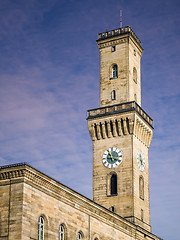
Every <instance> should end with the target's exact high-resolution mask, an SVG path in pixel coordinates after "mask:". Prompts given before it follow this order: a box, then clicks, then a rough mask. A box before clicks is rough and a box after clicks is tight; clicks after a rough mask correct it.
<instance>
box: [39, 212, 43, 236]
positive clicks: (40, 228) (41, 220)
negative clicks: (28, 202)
mask: <svg viewBox="0 0 180 240" xmlns="http://www.w3.org/2000/svg"><path fill="white" fill-rule="evenodd" d="M38 240H44V218H43V217H42V216H40V217H39V222H38Z"/></svg>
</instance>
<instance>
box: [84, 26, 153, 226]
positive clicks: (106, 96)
mask: <svg viewBox="0 0 180 240" xmlns="http://www.w3.org/2000/svg"><path fill="white" fill-rule="evenodd" d="M97 43H98V47H99V52H100V107H99V108H96V109H91V110H88V117H87V120H88V129H89V133H90V136H91V139H92V142H93V200H94V201H95V202H97V203H99V204H101V205H102V206H104V207H106V208H108V209H109V210H111V211H113V212H115V213H116V214H118V215H120V216H122V217H124V218H126V219H127V220H129V221H131V222H133V223H135V224H136V225H139V226H141V227H143V228H145V229H147V230H148V231H151V226H150V206H149V159H148V149H149V146H150V143H151V139H152V134H153V121H152V119H151V118H150V117H149V116H148V115H147V113H146V112H145V111H144V110H143V109H142V108H141V63H140V62H141V54H142V51H143V48H142V46H141V42H140V40H139V39H138V37H137V36H136V35H135V33H134V32H133V31H132V29H131V28H130V27H125V28H118V29H115V30H112V31H108V32H105V33H100V34H99V35H98V40H97Z"/></svg>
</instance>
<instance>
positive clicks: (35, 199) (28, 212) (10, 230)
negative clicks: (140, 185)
mask: <svg viewBox="0 0 180 240" xmlns="http://www.w3.org/2000/svg"><path fill="white" fill-rule="evenodd" d="M0 171H1V172H0V213H1V214H0V239H3V240H7V239H8V240H29V239H34V240H35V239H36V240H37V239H38V219H39V217H40V216H43V217H44V219H45V227H44V231H45V237H44V239H45V240H47V239H49V240H55V239H56V240H57V239H59V238H58V234H59V226H60V224H64V226H65V229H66V235H65V236H66V237H65V240H68V239H69V240H72V239H77V234H78V232H81V233H82V236H83V238H82V239H83V240H85V239H87V240H94V239H95V238H97V239H98V240H105V239H109V240H114V239H120V240H132V239H138V240H140V239H148V240H150V239H151V240H152V239H159V238H158V237H157V236H155V235H154V234H152V233H150V232H149V231H147V230H145V229H143V228H141V227H139V226H137V225H135V224H133V223H131V222H129V221H127V220H126V219H124V218H122V217H121V216H119V215H117V214H116V213H113V212H112V211H110V210H108V209H106V208H104V207H103V206H101V205H99V204H97V203H95V202H94V201H92V200H90V199H88V198H86V197H84V196H82V195H81V194H79V193H77V192H75V191H73V190H72V189H70V188H68V187H66V186H64V185H62V184H61V183H59V182H57V181H56V180H54V179H52V178H50V177H48V176H47V175H45V174H43V173H41V172H39V171H38V170H36V169H34V168H32V167H31V166H29V165H27V164H25V163H22V164H16V165H9V166H4V167H1V168H0Z"/></svg>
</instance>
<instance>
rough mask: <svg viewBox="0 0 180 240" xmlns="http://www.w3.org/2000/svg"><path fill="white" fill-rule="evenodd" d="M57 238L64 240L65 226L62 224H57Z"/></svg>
mask: <svg viewBox="0 0 180 240" xmlns="http://www.w3.org/2000/svg"><path fill="white" fill-rule="evenodd" d="M59 240H65V228H64V225H63V224H61V225H60V226H59Z"/></svg>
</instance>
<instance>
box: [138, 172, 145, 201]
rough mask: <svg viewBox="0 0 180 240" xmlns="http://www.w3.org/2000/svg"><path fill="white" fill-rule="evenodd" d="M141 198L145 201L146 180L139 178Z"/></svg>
mask: <svg viewBox="0 0 180 240" xmlns="http://www.w3.org/2000/svg"><path fill="white" fill-rule="evenodd" d="M139 197H140V198H141V199H143V200H144V178H143V176H140V177H139Z"/></svg>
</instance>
